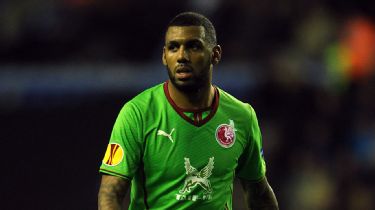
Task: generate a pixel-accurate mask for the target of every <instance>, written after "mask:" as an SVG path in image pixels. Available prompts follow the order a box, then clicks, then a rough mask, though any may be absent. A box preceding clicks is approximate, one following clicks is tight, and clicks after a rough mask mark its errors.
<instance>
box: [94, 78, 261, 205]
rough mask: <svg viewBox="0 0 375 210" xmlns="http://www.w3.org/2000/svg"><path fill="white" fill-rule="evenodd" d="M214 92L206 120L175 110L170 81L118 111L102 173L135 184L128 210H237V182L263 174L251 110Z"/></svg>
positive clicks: (218, 91)
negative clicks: (234, 201)
mask: <svg viewBox="0 0 375 210" xmlns="http://www.w3.org/2000/svg"><path fill="white" fill-rule="evenodd" d="M215 89H216V93H215V97H214V102H213V104H212V107H211V109H210V110H208V111H207V110H203V111H201V113H206V114H205V115H204V114H203V116H205V117H202V114H201V113H193V118H191V117H188V115H186V114H185V113H186V112H192V111H191V110H190V111H189V110H181V109H180V108H178V107H177V106H176V104H175V103H174V102H173V100H172V99H171V97H170V95H169V92H168V83H167V82H166V83H164V84H159V85H157V86H155V87H152V88H150V89H148V90H145V91H144V92H143V93H141V94H139V95H138V96H136V97H135V98H133V99H132V100H130V101H129V102H127V103H126V104H125V105H124V107H123V108H122V109H121V111H120V114H119V116H118V118H117V120H116V122H115V125H114V128H113V131H112V135H111V138H110V142H109V145H108V147H107V151H106V154H105V157H104V159H103V162H102V165H101V167H100V172H101V173H105V174H110V175H114V176H119V177H122V178H125V179H128V180H131V183H132V185H131V198H130V201H131V203H130V207H129V209H137V210H138V209H204V210H209V209H215V210H217V209H232V193H233V181H234V177H235V176H237V177H240V178H242V179H246V180H254V181H255V180H259V179H261V178H262V177H263V176H264V175H265V170H266V169H265V162H264V159H263V154H262V153H263V152H262V140H261V133H260V130H259V126H258V122H257V118H256V115H255V112H254V110H253V108H252V107H251V106H250V105H249V104H246V103H243V102H241V101H239V100H237V99H236V98H234V97H233V96H231V95H229V94H228V93H226V92H225V91H223V90H221V89H219V88H217V87H216V88H215Z"/></svg>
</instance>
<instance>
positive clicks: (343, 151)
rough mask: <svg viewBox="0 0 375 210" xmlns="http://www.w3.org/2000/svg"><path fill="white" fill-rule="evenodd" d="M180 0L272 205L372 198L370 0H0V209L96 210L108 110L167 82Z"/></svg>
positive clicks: (347, 204)
mask: <svg viewBox="0 0 375 210" xmlns="http://www.w3.org/2000/svg"><path fill="white" fill-rule="evenodd" d="M186 10H192V11H198V12H202V13H203V14H205V15H206V16H208V17H209V18H210V19H211V20H212V22H213V23H214V25H215V26H216V29H217V36H218V41H219V43H220V44H221V46H222V48H223V59H222V62H221V63H220V64H219V65H218V66H216V67H215V69H214V81H215V84H216V85H218V86H219V87H221V88H223V89H225V90H227V91H228V92H230V93H232V94H233V95H234V96H236V97H238V98H240V99H241V100H243V101H246V102H249V103H250V104H252V105H253V107H254V108H255V110H256V111H257V114H258V118H259V123H260V126H261V129H262V132H263V141H264V151H265V158H266V161H267V164H268V172H267V173H268V175H267V176H268V179H269V182H270V183H271V185H272V187H273V188H274V191H275V193H276V195H277V197H278V200H279V204H280V207H281V208H280V209H286V210H371V209H375V199H374V198H375V196H374V195H375V184H374V177H375V99H374V97H375V25H374V23H375V22H374V21H375V15H374V14H375V2H370V1H363V2H362V1H339V0H327V1H323V0H317V1H307V0H302V1H301V0H300V1H297V0H281V1H270V0H251V1H250V0H249V1H246V0H231V1H224V0H191V1H172V0H165V1H159V2H158V1H146V0H121V1H120V0H107V1H99V0H55V1H45V0H28V1H23V0H2V1H0V23H1V24H0V126H1V129H0V148H1V156H2V160H3V161H2V171H3V172H2V175H1V179H0V182H1V188H0V189H1V190H0V192H1V196H0V197H1V206H2V207H1V209H96V208H97V207H96V202H97V201H96V199H97V197H96V196H97V191H98V188H99V182H100V176H99V174H98V168H99V165H100V162H101V159H102V157H103V155H104V152H105V148H106V145H107V143H108V139H109V135H110V132H111V129H112V125H113V123H114V120H115V118H116V116H117V114H118V112H119V110H120V108H121V107H122V106H123V104H124V103H125V102H126V101H128V100H129V99H131V98H132V97H134V96H135V95H136V94H138V93H140V91H142V90H144V89H145V88H147V87H151V86H153V85H155V84H157V83H161V82H164V81H165V80H167V74H166V70H165V69H164V67H163V65H162V63H161V52H162V46H163V35H164V32H165V29H166V28H165V27H166V25H167V23H168V22H169V20H170V19H171V18H173V17H174V16H175V15H176V14H177V13H179V12H182V11H186ZM241 193H242V191H241V188H240V187H239V186H238V183H237V182H236V191H235V196H234V197H235V200H236V203H235V206H234V207H235V208H234V209H244V205H243V203H242V199H241Z"/></svg>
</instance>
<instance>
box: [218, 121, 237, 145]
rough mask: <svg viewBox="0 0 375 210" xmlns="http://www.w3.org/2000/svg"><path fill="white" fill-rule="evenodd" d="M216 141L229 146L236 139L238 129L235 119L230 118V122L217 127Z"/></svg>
mask: <svg viewBox="0 0 375 210" xmlns="http://www.w3.org/2000/svg"><path fill="white" fill-rule="evenodd" d="M215 136H216V141H217V142H218V143H219V144H220V146H222V147H224V148H229V147H231V146H233V144H234V142H235V141H236V129H235V128H234V122H233V120H229V125H228V124H221V125H219V126H218V127H217V128H216V134H215Z"/></svg>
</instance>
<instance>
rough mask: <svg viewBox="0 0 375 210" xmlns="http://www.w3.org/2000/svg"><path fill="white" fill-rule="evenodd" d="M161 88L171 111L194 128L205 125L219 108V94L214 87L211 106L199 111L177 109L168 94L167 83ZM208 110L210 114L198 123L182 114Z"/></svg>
mask: <svg viewBox="0 0 375 210" xmlns="http://www.w3.org/2000/svg"><path fill="white" fill-rule="evenodd" d="M163 88H164V94H165V96H166V97H167V100H168V102H169V104H171V106H172V107H173V109H174V110H175V111H176V112H177V113H178V114H179V115H180V116H181V117H182V118H183V119H184V120H186V121H187V122H189V123H190V124H192V125H194V126H197V127H200V126H202V125H204V124H205V123H207V122H208V121H209V120H210V119H211V118H212V117H213V116H214V115H215V113H216V111H217V108H218V107H219V96H220V94H219V90H218V89H217V87H215V86H214V88H215V96H214V100H213V102H212V105H211V106H210V107H209V108H205V109H200V110H191V109H182V108H180V107H178V106H177V104H176V103H175V102H174V101H173V99H172V97H171V95H170V94H169V90H168V81H166V82H165V83H164V86H163ZM210 109H211V112H210V114H208V116H207V117H206V118H204V119H203V120H201V121H199V122H196V121H194V120H192V119H190V118H189V117H188V116H186V115H185V114H184V112H203V111H208V110H210Z"/></svg>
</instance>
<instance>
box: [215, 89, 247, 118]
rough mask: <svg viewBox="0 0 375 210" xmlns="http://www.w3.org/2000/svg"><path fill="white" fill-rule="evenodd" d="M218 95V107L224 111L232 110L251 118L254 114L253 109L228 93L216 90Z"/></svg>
mask: <svg viewBox="0 0 375 210" xmlns="http://www.w3.org/2000/svg"><path fill="white" fill-rule="evenodd" d="M217 89H218V91H219V95H220V102H219V103H220V106H221V107H223V108H225V109H230V110H234V111H236V112H239V113H240V114H245V115H248V116H252V115H253V114H254V108H253V107H252V106H251V105H250V104H249V103H246V102H243V101H241V100H239V99H237V98H236V97H234V96H233V95H231V94H230V93H228V92H226V91H224V90H222V89H220V88H217Z"/></svg>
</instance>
